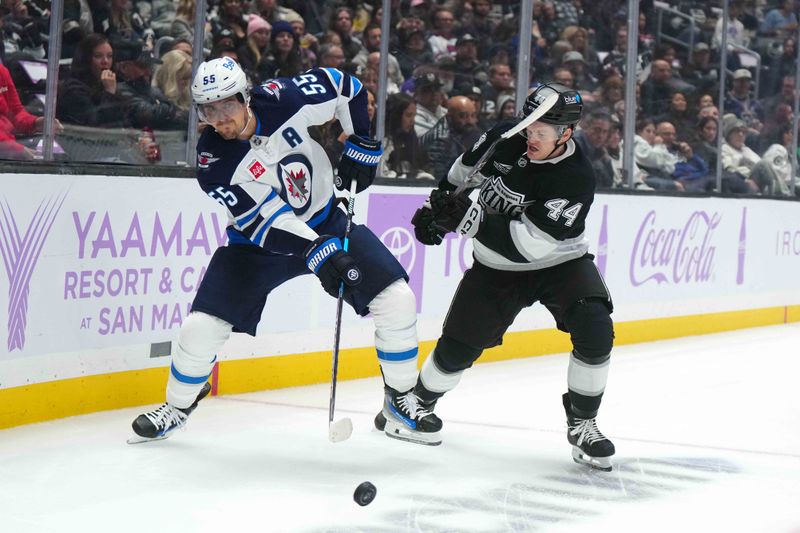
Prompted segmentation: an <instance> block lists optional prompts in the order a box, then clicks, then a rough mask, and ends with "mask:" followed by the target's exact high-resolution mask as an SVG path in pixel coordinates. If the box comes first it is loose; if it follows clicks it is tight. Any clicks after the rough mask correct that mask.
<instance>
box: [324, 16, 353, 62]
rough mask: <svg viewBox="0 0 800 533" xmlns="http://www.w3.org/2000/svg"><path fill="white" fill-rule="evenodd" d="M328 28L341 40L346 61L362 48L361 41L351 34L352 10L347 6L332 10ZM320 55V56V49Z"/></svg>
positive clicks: (351, 58) (350, 59)
mask: <svg viewBox="0 0 800 533" xmlns="http://www.w3.org/2000/svg"><path fill="white" fill-rule="evenodd" d="M328 29H329V30H331V31H333V32H335V33H336V34H337V35H338V36H339V38H340V39H341V40H342V45H341V46H342V50H343V51H344V57H345V61H346V62H348V63H349V62H350V61H352V60H353V58H354V57H356V56H357V55H358V53H359V52H360V51H361V49H362V48H363V46H362V45H361V41H359V40H358V39H356V38H355V36H354V35H353V10H352V9H350V8H349V7H339V8H337V9H336V10H334V11H333V15H332V16H331V20H330V23H329V25H328ZM320 56H322V52H321V51H320ZM320 60H322V57H320Z"/></svg>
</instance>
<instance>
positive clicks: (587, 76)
mask: <svg viewBox="0 0 800 533" xmlns="http://www.w3.org/2000/svg"><path fill="white" fill-rule="evenodd" d="M561 64H562V66H563V67H564V68H567V69H569V71H570V72H572V78H573V81H574V84H575V88H576V89H577V90H578V91H580V92H581V96H583V97H584V100H586V99H587V98H588V99H591V96H590V94H589V93H591V92H592V91H594V90H596V89H597V87H598V86H599V83H600V80H599V79H598V78H597V77H596V76H595V75H594V74H592V69H591V68H589V66H588V65H587V64H586V60H585V59H584V57H583V54H581V53H580V52H578V51H576V50H572V51H570V52H567V53H566V54H564V55H563V56H562V57H561Z"/></svg>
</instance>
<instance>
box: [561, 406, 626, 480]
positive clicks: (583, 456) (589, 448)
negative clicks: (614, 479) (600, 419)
mask: <svg viewBox="0 0 800 533" xmlns="http://www.w3.org/2000/svg"><path fill="white" fill-rule="evenodd" d="M562 399H563V403H564V410H565V411H566V412H567V426H568V427H567V440H569V443H570V444H572V459H573V460H574V461H575V462H576V463H579V464H585V465H588V466H591V467H592V468H596V469H598V470H603V471H605V472H610V471H611V456H612V455H614V451H615V450H614V444H613V443H612V442H611V441H610V440H608V438H606V437H605V436H604V435H603V434H602V433H600V430H599V429H597V422H596V419H594V418H578V417H577V416H575V415H574V414H572V409H571V404H570V401H569V394H567V393H565V394H564V396H563V397H562Z"/></svg>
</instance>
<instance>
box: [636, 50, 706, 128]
mask: <svg viewBox="0 0 800 533" xmlns="http://www.w3.org/2000/svg"><path fill="white" fill-rule="evenodd" d="M675 91H682V92H683V93H684V94H693V93H694V87H693V86H692V85H690V84H688V83H685V82H682V81H680V80H676V79H674V78H673V77H672V65H670V64H669V63H668V62H666V61H664V60H663V59H656V60H655V61H653V63H652V65H651V70H650V76H649V77H648V78H647V79H646V80H645V81H644V83H642V108H643V109H644V110H645V112H646V113H648V114H649V115H650V116H657V115H663V114H664V113H666V112H667V111H668V110H669V106H670V102H671V100H672V93H674V92H675Z"/></svg>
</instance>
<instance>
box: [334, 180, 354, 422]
mask: <svg viewBox="0 0 800 533" xmlns="http://www.w3.org/2000/svg"><path fill="white" fill-rule="evenodd" d="M357 186H358V183H357V182H356V180H353V183H352V184H351V185H350V197H349V198H348V199H347V225H346V226H345V228H344V242H343V243H342V248H344V251H345V252H346V251H347V249H348V248H349V245H350V229H351V228H352V226H353V211H354V210H355V204H356V187H357ZM343 303H344V281H342V282H340V283H339V297H338V298H337V299H336V327H335V328H334V334H333V362H332V365H331V367H332V369H331V397H330V403H329V406H328V424H329V425H330V424H332V423H333V411H334V408H335V405H336V381H337V377H338V375H339V340H340V339H341V337H342V304H343Z"/></svg>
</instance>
